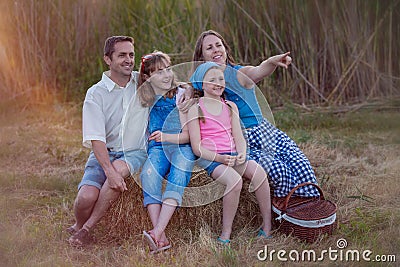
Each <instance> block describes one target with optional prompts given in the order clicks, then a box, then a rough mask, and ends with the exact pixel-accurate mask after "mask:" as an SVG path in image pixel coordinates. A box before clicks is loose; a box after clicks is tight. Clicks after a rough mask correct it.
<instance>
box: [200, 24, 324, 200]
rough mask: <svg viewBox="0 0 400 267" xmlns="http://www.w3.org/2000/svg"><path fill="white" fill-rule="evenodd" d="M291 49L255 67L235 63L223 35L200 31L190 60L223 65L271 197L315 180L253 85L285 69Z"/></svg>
mask: <svg viewBox="0 0 400 267" xmlns="http://www.w3.org/2000/svg"><path fill="white" fill-rule="evenodd" d="M289 54H290V52H287V53H284V54H280V55H275V56H272V57H270V58H268V59H266V60H264V61H263V62H261V63H260V64H259V65H258V66H241V65H238V64H236V63H235V60H234V59H233V57H232V53H231V49H230V47H229V45H228V44H227V42H226V41H225V40H224V38H223V37H222V36H221V35H220V34H219V33H217V32H215V31H213V30H208V31H205V32H203V33H201V34H200V36H199V38H198V39H197V42H196V47H195V51H194V54H193V61H195V62H196V61H212V62H215V63H217V64H219V65H221V66H223V67H224V75H225V80H226V89H225V96H226V99H227V100H230V101H232V102H234V103H235V104H236V105H237V107H238V108H239V116H240V119H241V122H242V125H243V127H244V128H245V129H246V135H247V142H248V147H249V149H250V158H252V159H254V160H255V161H257V162H258V163H259V164H260V165H261V166H262V167H263V168H264V169H265V171H266V172H267V173H268V176H269V179H270V184H271V187H272V188H273V190H274V196H276V197H284V196H286V195H287V194H288V193H289V192H290V190H291V189H293V188H294V187H295V186H297V185H298V184H301V183H303V182H312V183H315V184H316V183H317V180H316V177H315V174H314V171H313V168H312V167H311V164H310V162H309V160H308V159H307V157H306V156H305V155H304V153H303V152H302V151H301V150H300V149H299V147H298V146H297V145H296V143H295V142H294V141H293V140H292V139H291V138H290V137H289V136H287V135H286V134H285V133H284V132H282V131H281V130H279V129H277V128H276V127H275V126H274V125H272V124H271V123H270V122H269V121H268V120H267V119H266V118H264V117H263V116H262V112H261V108H260V105H259V103H258V101H257V98H256V94H255V84H256V83H257V82H259V81H261V80H262V79H264V78H265V77H267V76H269V75H270V74H272V73H273V72H274V71H275V69H276V68H277V67H283V68H285V69H287V68H288V66H289V65H290V63H291V61H292V59H291V57H290V56H289ZM295 195H298V196H303V197H311V196H318V195H319V193H318V191H317V189H316V188H315V187H313V186H305V187H301V188H299V189H298V190H297V191H296V193H295Z"/></svg>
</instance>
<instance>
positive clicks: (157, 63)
mask: <svg viewBox="0 0 400 267" xmlns="http://www.w3.org/2000/svg"><path fill="white" fill-rule="evenodd" d="M165 62H167V63H168V64H169V65H170V64H171V59H170V57H169V56H168V55H167V54H165V53H163V52H160V51H154V52H153V53H150V54H147V55H144V56H142V59H141V63H140V71H139V80H138V88H139V89H138V95H139V98H140V102H141V104H142V106H144V107H150V106H151V105H153V103H154V99H155V95H156V94H155V92H154V89H153V87H152V86H151V84H150V83H149V82H146V81H147V79H149V78H150V75H151V74H152V73H153V72H155V71H157V70H159V69H161V68H163V67H164V66H165ZM176 87H177V85H176V83H175V79H174V80H173V81H172V87H171V90H169V91H168V92H167V93H166V94H165V95H164V96H165V97H168V98H172V97H174V95H175V94H176V91H177V89H176Z"/></svg>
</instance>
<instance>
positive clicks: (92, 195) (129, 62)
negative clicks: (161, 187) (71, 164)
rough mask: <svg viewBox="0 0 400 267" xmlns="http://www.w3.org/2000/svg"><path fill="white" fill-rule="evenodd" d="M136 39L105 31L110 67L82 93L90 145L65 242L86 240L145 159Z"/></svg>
mask: <svg viewBox="0 0 400 267" xmlns="http://www.w3.org/2000/svg"><path fill="white" fill-rule="evenodd" d="M134 58H135V52H134V40H133V38H132V37H129V36H112V37H109V38H108V39H107V40H106V42H105V46H104V61H105V62H106V64H107V65H108V66H109V69H110V70H109V71H106V72H104V73H103V76H102V78H101V81H99V82H98V83H97V84H95V85H93V86H92V87H91V88H89V90H88V91H87V93H86V97H85V102H84V104H83V112H82V115H83V122H82V127H83V145H84V146H86V147H89V148H91V149H92V151H91V152H90V155H89V158H88V161H87V163H86V166H85V172H84V175H83V178H82V181H81V182H80V184H79V186H78V190H79V191H78V194H77V197H76V199H75V203H74V214H75V219H76V222H75V224H74V225H72V226H71V227H69V228H68V229H67V231H68V232H69V233H70V234H71V235H72V236H71V237H70V238H69V243H70V244H71V245H73V246H78V247H80V246H84V245H87V244H88V243H90V242H91V241H92V238H91V235H90V234H89V233H90V230H91V229H92V228H93V227H94V226H95V224H96V223H97V222H98V221H99V220H100V219H101V217H103V216H104V214H105V213H106V211H107V210H108V208H109V207H110V206H111V204H112V202H113V201H115V200H116V199H117V198H118V196H119V195H120V194H121V192H123V191H125V190H127V187H126V183H125V180H124V179H125V178H127V177H129V176H130V175H131V174H133V173H135V172H137V171H139V169H140V168H141V166H142V164H143V163H144V161H145V160H146V157H147V155H146V139H145V131H146V127H147V118H148V112H149V111H148V108H145V107H142V105H141V104H140V101H139V99H138V97H137V96H136V91H137V88H136V86H137V77H138V76H137V75H138V73H137V72H134V71H133V67H134Z"/></svg>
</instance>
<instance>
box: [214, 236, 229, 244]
mask: <svg viewBox="0 0 400 267" xmlns="http://www.w3.org/2000/svg"><path fill="white" fill-rule="evenodd" d="M217 241H218V242H219V243H221V244H223V245H229V244H230V243H231V240H229V239H222V238H221V237H218V238H217Z"/></svg>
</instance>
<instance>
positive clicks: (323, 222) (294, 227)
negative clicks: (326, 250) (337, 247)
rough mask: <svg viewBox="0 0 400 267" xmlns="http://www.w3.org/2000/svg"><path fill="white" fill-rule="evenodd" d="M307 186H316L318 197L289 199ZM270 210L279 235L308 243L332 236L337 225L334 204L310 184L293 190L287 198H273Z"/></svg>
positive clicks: (304, 184) (293, 197)
mask: <svg viewBox="0 0 400 267" xmlns="http://www.w3.org/2000/svg"><path fill="white" fill-rule="evenodd" d="M307 185H312V186H315V187H316V188H317V189H318V191H319V193H320V196H319V197H298V196H292V195H293V193H294V192H295V191H296V190H297V189H298V188H300V187H303V186H307ZM272 210H273V212H274V216H273V217H274V218H275V220H276V221H277V223H278V231H280V232H282V233H284V234H286V235H292V236H295V237H297V238H299V239H300V240H302V241H306V242H309V243H313V242H315V241H316V240H317V239H318V237H319V236H320V235H321V234H328V235H330V234H332V232H333V230H334V229H335V228H336V225H337V223H336V211H337V206H336V204H335V203H333V202H331V201H329V200H326V199H325V198H324V195H323V192H322V189H321V188H320V187H319V186H318V185H316V184H314V183H310V182H308V183H302V184H299V185H298V186H296V187H294V188H293V189H292V190H291V191H290V192H289V194H288V195H287V196H286V197H273V198H272Z"/></svg>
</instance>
